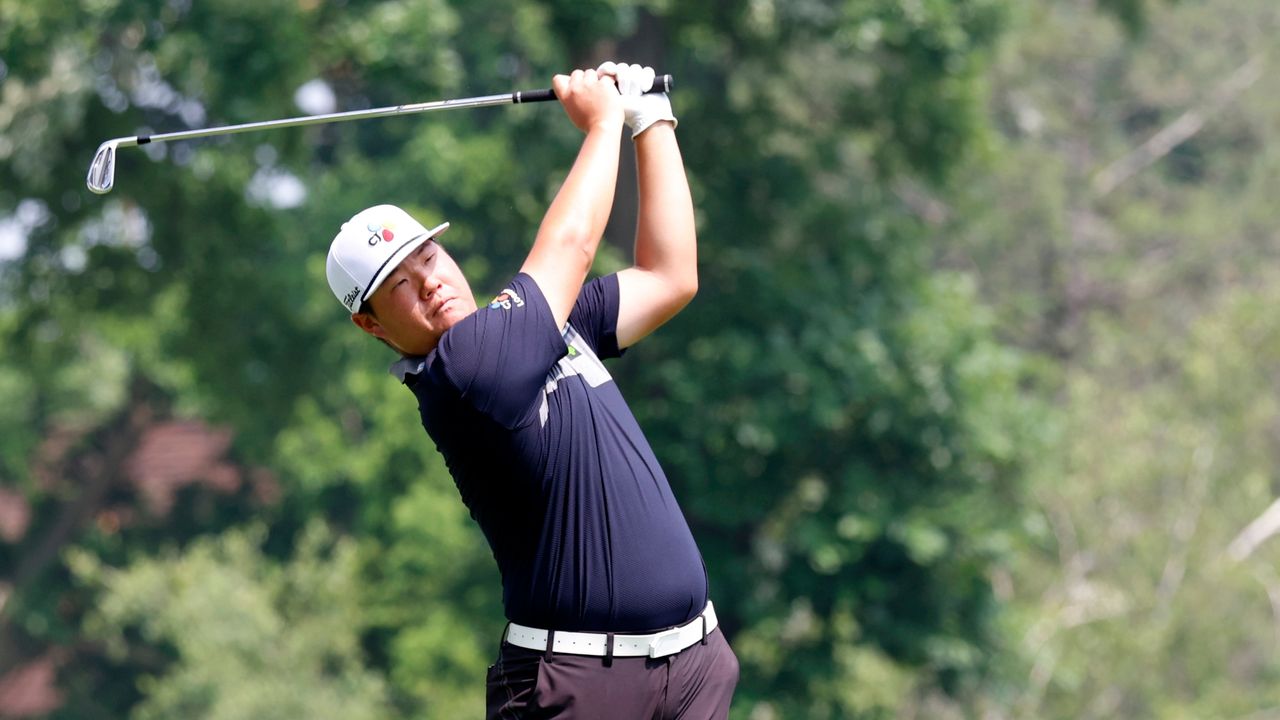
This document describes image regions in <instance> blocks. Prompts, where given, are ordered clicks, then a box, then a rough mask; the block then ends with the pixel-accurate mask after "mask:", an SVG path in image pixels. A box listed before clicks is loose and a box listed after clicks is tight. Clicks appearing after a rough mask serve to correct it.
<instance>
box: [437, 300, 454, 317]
mask: <svg viewBox="0 0 1280 720" xmlns="http://www.w3.org/2000/svg"><path fill="white" fill-rule="evenodd" d="M455 299H456V298H449V299H448V300H445V301H444V302H442V303H440V305H438V306H437V307H436V309H435V310H433V311H432V312H431V317H438V316H439V315H441V314H442V313H444V310H445V308H447V307H449V306H450V305H451V304H453V301H454V300H455Z"/></svg>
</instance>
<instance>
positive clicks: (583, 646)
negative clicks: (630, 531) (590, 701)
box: [503, 600, 716, 658]
mask: <svg viewBox="0 0 1280 720" xmlns="http://www.w3.org/2000/svg"><path fill="white" fill-rule="evenodd" d="M715 629H716V610H715V608H714V607H712V606H711V601H710V600H708V601H707V608H706V609H705V610H703V611H702V614H701V615H699V616H698V617H696V618H694V619H693V620H690V621H689V622H687V623H685V624H684V625H680V626H678V627H673V628H670V629H668V630H662V631H661V632H656V633H649V634H647V635H634V634H623V633H596V632H568V631H565V630H555V631H552V632H551V633H550V634H551V646H550V647H547V634H548V631H547V630H540V629H538V628H532V627H527V626H525V625H519V624H516V623H511V624H509V625H507V634H506V637H505V638H503V639H504V640H506V641H507V642H509V643H511V644H512V645H515V646H517V647H522V648H527V649H529V650H547V651H550V652H553V653H568V654H570V655H596V656H599V657H645V656H647V657H651V658H659V657H665V656H667V655H674V654H675V653H678V652H680V651H681V650H684V649H685V648H687V647H689V646H691V645H694V644H696V643H700V642H702V640H703V639H704V638H706V636H707V635H710V634H711V631H712V630H715ZM611 640H612V644H613V647H612V649H611V648H610V647H609V644H610V641H611Z"/></svg>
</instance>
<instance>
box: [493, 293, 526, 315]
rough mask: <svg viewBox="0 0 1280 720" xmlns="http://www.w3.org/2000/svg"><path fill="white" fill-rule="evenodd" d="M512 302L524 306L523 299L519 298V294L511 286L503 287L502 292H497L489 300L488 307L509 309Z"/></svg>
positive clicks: (517, 305)
mask: <svg viewBox="0 0 1280 720" xmlns="http://www.w3.org/2000/svg"><path fill="white" fill-rule="evenodd" d="M512 304H514V305H515V306H516V307H524V300H521V299H520V296H519V295H518V294H516V291H515V290H512V289H511V288H503V290H502V292H500V293H498V296H497V297H495V298H494V299H493V300H492V301H490V303H489V309H490V310H497V309H498V308H502V309H503V310H510V309H511V305H512Z"/></svg>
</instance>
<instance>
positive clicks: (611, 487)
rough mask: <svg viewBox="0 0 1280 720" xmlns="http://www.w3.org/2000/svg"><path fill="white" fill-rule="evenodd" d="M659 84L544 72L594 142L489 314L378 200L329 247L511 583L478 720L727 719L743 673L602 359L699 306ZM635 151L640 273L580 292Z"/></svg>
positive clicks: (629, 71)
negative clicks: (621, 169) (625, 148)
mask: <svg viewBox="0 0 1280 720" xmlns="http://www.w3.org/2000/svg"><path fill="white" fill-rule="evenodd" d="M653 77H654V73H653V70H652V69H650V68H642V67H640V66H638V65H626V64H615V63H611V62H609V63H605V64H603V65H601V66H600V67H599V68H598V69H597V70H575V71H574V72H573V73H572V74H571V75H568V76H565V75H557V76H556V77H555V78H554V80H553V86H554V89H555V94H556V96H557V97H558V98H559V100H560V102H561V104H562V105H563V106H564V109H565V112H566V113H567V114H568V116H569V119H570V120H571V121H572V122H573V124H574V125H575V126H577V127H578V129H580V130H582V131H583V132H584V133H585V138H584V140H583V142H582V147H581V149H580V150H579V152H578V156H577V159H576V160H575V161H574V164H573V167H572V169H571V170H570V172H569V175H568V176H567V177H566V178H565V181H564V184H563V185H562V186H561V187H560V190H559V192H558V193H557V194H556V197H555V199H554V200H553V201H552V203H551V206H550V207H549V208H548V210H547V212H546V215H545V216H544V217H543V220H542V224H541V226H540V227H539V228H538V234H537V237H536V238H535V240H534V243H533V248H532V249H531V250H530V251H529V255H528V257H527V258H526V259H525V261H524V265H523V266H521V268H520V271H519V272H518V273H516V274H515V275H514V276H513V277H511V279H510V280H508V281H507V282H506V283H505V284H504V285H503V286H502V290H501V292H500V293H499V294H498V295H497V297H495V298H494V299H493V301H492V302H490V303H489V304H488V305H486V306H484V307H482V308H477V306H476V303H475V301H474V299H473V296H472V293H471V289H470V287H469V286H468V284H467V280H466V278H465V277H463V275H462V272H461V271H460V270H459V268H458V265H457V264H456V263H455V262H454V260H453V259H452V258H451V257H450V256H449V254H448V252H447V251H446V250H445V249H444V247H443V246H442V245H441V244H440V243H439V242H438V240H439V236H440V234H441V233H443V232H444V231H445V229H446V228H447V227H448V223H443V224H439V225H436V226H435V227H433V228H431V229H428V228H427V227H426V226H424V225H421V224H419V223H418V222H417V221H416V220H414V219H413V218H411V217H409V216H408V214H406V213H405V212H404V211H402V210H400V209H399V208H396V207H392V206H389V205H380V206H377V207H372V208H369V209H367V210H363V211H361V212H359V213H357V214H356V215H355V216H354V217H352V218H351V220H350V221H348V222H347V223H345V224H343V226H342V229H341V231H340V232H339V233H338V235H337V237H335V238H334V240H333V244H332V246H331V247H330V250H329V258H328V264H327V269H328V277H329V284H330V287H331V289H332V290H333V292H334V294H335V295H336V296H337V297H338V299H339V300H340V301H341V302H342V304H343V306H345V307H346V308H347V310H348V311H349V312H351V313H352V315H351V319H352V321H353V322H354V323H355V324H356V325H357V326H359V327H360V329H362V330H364V331H365V332H367V333H369V334H370V335H373V336H374V337H377V338H379V339H381V340H382V341H384V342H385V343H387V344H388V345H390V346H391V347H392V348H394V349H395V350H397V351H398V352H399V353H400V354H401V355H402V358H401V359H400V360H399V361H398V362H396V363H395V364H394V365H393V366H392V373H393V374H394V375H396V376H397V377H398V378H400V379H401V381H402V382H403V383H404V384H405V386H406V387H408V388H409V389H410V390H411V391H413V393H414V395H415V396H417V399H418V404H419V410H420V412H421V416H422V424H423V427H424V428H425V429H426V431H427V433H428V434H429V435H430V436H431V438H432V440H434V441H435V443H436V446H437V448H438V449H439V450H440V452H441V454H442V455H443V456H444V459H445V462H446V464H447V465H448V467H449V471H450V473H451V474H452V475H453V478H454V481H455V483H456V484H457V487H458V491H459V493H460V494H461V496H462V501H463V502H464V503H465V504H466V506H467V508H468V509H469V510H470V512H471V515H472V517H474V518H475V520H476V522H477V523H478V524H479V525H480V528H481V529H482V530H483V532H484V534H485V537H486V538H487V539H488V542H489V545H490V547H491V548H492V550H493V555H494V558H495V559H496V560H497V563H498V568H499V570H500V571H501V574H502V586H503V604H504V606H505V610H506V615H507V619H508V620H509V621H510V623H509V624H508V626H507V630H506V632H505V633H504V637H503V641H502V645H501V650H500V652H499V655H498V658H497V662H496V663H495V664H494V665H493V667H491V668H490V670H489V676H488V680H487V716H488V717H490V718H498V717H503V718H511V717H517V718H518V717H533V716H536V717H556V718H611V719H612V720H625V719H628V718H689V719H694V718H697V719H699V720H701V719H703V718H724V717H726V716H727V715H728V709H729V702H730V699H731V698H732V696H733V691H734V688H735V686H736V684H737V680H738V662H737V659H736V658H735V657H734V655H733V652H732V650H730V648H729V646H728V644H727V643H726V642H725V640H724V638H723V636H722V634H721V632H720V630H719V629H718V627H717V623H716V617H715V612H714V609H713V607H712V605H711V603H710V602H709V601H708V597H707V576H706V571H705V568H704V566H703V562H702V557H701V554H700V553H699V551H698V548H697V545H696V544H695V543H694V540H693V536H692V534H691V532H690V530H689V527H688V524H687V523H686V522H685V519H684V517H683V515H682V514H681V511H680V508H679V506H678V505H677V504H676V501H675V498H674V497H673V495H672V492H671V488H670V486H669V484H668V483H667V479H666V476H665V474H664V473H663V471H662V468H661V467H659V465H658V461H657V459H656V458H655V457H654V454H653V451H652V450H651V449H650V447H649V444H648V442H647V441H646V440H645V438H644V435H643V433H642V432H641V430H640V428H639V426H638V425H637V423H636V420H635V418H634V417H633V416H632V414H631V411H630V410H629V409H628V407H627V405H626V402H625V401H624V400H623V398H622V395H621V394H620V393H619V391H618V388H617V386H616V385H615V384H614V382H613V379H612V378H611V377H610V375H609V373H608V371H607V370H606V369H605V367H604V365H603V364H602V363H601V360H604V359H608V358H614V357H618V356H620V355H621V354H622V352H623V350H624V349H625V348H627V347H629V346H630V345H632V344H634V343H635V342H637V341H639V340H640V339H641V338H643V337H645V336H646V335H648V334H649V333H651V332H653V330H655V329H656V328H657V327H658V326H660V325H662V324H663V323H664V322H666V321H667V320H669V319H670V318H671V317H672V316H674V315H675V314H676V313H677V312H679V311H680V309H681V308H683V307H684V306H685V305H686V304H687V303H688V302H689V301H690V300H691V299H692V298H693V296H694V293H695V292H696V290H697V285H698V280H697V249H696V239H695V232H694V219H693V206H692V201H691V199H690V195H689V186H688V182H687V180H686V179H685V173H684V165H683V161H682V159H681V156H680V150H679V148H678V146H677V143H676V136H675V126H676V120H675V116H674V114H673V113H672V111H671V103H670V101H669V100H668V98H667V96H666V95H665V94H662V93H659V94H645V91H646V90H648V89H649V88H650V84H651V83H652V81H653ZM624 123H625V124H626V126H627V127H629V128H630V129H631V133H632V138H633V139H634V141H635V152H636V164H637V168H638V182H639V194H640V197H639V220H638V224H637V230H636V240H635V262H634V265H632V266H631V267H629V268H627V269H625V270H622V271H620V272H618V273H615V274H613V275H609V276H606V277H601V278H597V279H595V280H592V281H591V282H588V283H586V284H585V285H584V284H583V283H584V281H585V279H586V277H587V273H588V271H589V270H590V268H591V264H592V260H593V258H594V257H595V253H596V248H597V246H598V245H599V242H600V239H601V235H602V234H603V232H604V228H605V223H606V221H607V220H608V217H609V212H610V209H611V207H612V204H613V195H614V187H615V185H616V183H617V175H618V159H619V158H618V156H619V152H620V142H621V139H620V134H621V129H622V127H621V126H622V125H623V124H624Z"/></svg>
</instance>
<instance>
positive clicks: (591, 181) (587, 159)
mask: <svg viewBox="0 0 1280 720" xmlns="http://www.w3.org/2000/svg"><path fill="white" fill-rule="evenodd" d="M619 132H620V128H619V127H616V126H614V125H599V126H597V127H594V128H592V129H591V130H590V131H589V132H588V133H587V137H586V139H584V140H583V142H582V149H581V150H579V151H578V157H577V159H576V160H575V161H574V163H573V168H572V169H570V170H569V175H568V176H567V177H566V178H565V180H564V184H562V185H561V186H560V190H559V191H558V192H557V193H556V197H555V200H553V201H552V203H551V207H549V208H547V213H546V215H545V216H543V218H542V225H541V226H540V227H539V228H538V237H537V239H536V240H535V241H534V246H535V247H538V246H542V245H544V244H545V245H548V246H550V247H553V248H555V249H556V250H557V251H564V252H573V251H580V252H581V253H583V255H584V256H585V266H584V268H583V273H585V272H586V271H587V270H588V269H590V266H591V260H592V258H594V257H595V252H596V248H597V247H599V244H600V237H601V236H602V235H603V234H604V227H605V224H606V223H607V222H608V221H609V211H610V210H611V209H612V207H613V192H614V187H615V186H616V185H617V184H618V151H619V144H620V135H619ZM566 260H569V258H566Z"/></svg>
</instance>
